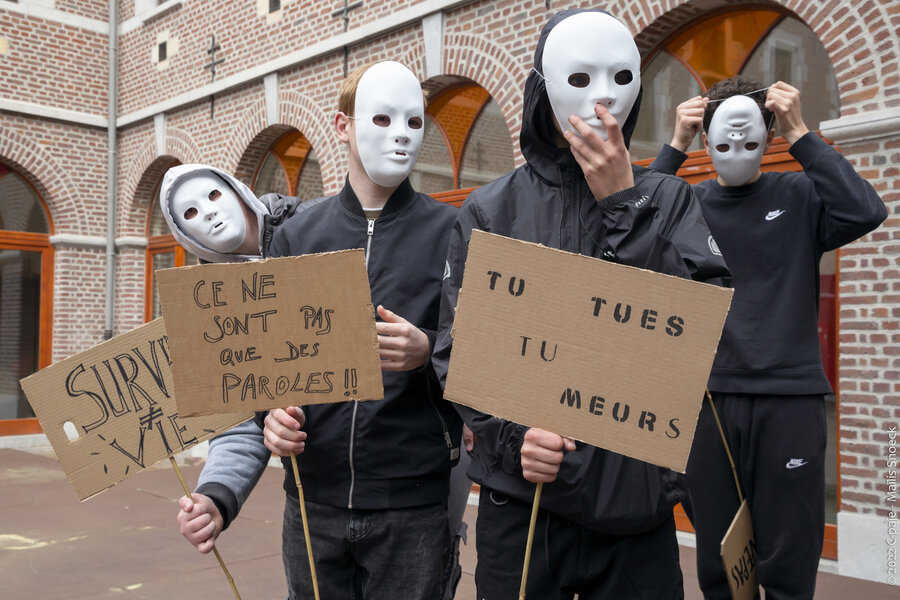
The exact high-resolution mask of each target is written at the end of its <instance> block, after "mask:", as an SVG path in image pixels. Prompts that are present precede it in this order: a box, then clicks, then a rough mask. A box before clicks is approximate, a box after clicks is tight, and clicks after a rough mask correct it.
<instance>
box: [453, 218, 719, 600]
mask: <svg viewBox="0 0 900 600" xmlns="http://www.w3.org/2000/svg"><path fill="white" fill-rule="evenodd" d="M731 295H732V291H731V290H729V289H723V288H719V287H715V286H711V285H706V284H702V283H697V282H694V281H690V280H685V279H681V278H677V277H672V276H668V275H663V274H660V273H655V272H652V271H646V270H642V269H636V268H633V267H627V266H623V265H618V264H614V263H610V262H606V261H602V260H598V259H595V258H591V257H587V256H582V255H578V254H571V253H567V252H562V251H559V250H554V249H550V248H546V247H543V246H539V245H537V244H531V243H528V242H522V241H518V240H512V239H509V238H505V237H501V236H497V235H493V234H489V233H485V232H483V231H477V230H476V231H473V232H472V237H471V240H470V241H469V251H468V258H467V260H466V267H465V272H464V273H463V281H462V287H461V289H460V291H459V299H458V303H457V307H456V316H455V319H454V326H453V340H454V341H453V352H452V354H451V357H450V365H449V371H448V374H447V383H446V388H445V391H444V396H445V397H446V398H447V399H448V400H451V401H453V402H457V403H459V404H463V405H465V406H469V407H471V408H474V409H476V410H479V411H481V412H484V413H487V414H490V415H494V416H496V417H499V418H503V419H507V420H509V421H513V422H515V423H520V424H522V425H526V426H528V427H535V428H540V429H545V430H547V431H552V432H554V433H556V434H558V435H561V436H563V437H568V438H572V439H575V440H580V441H583V442H586V443H588V444H592V445H594V446H598V447H600V448H605V449H607V450H611V451H613V452H617V453H619V454H624V455H626V456H630V457H632V458H636V459H639V460H643V461H647V462H650V463H653V464H656V465H660V466H663V467H668V468H670V469H673V470H675V471H679V472H684V469H685V466H686V464H687V459H688V455H689V453H690V448H691V443H692V441H693V435H694V429H695V427H696V424H697V415H698V414H699V411H700V405H701V402H702V400H703V390H704V388H705V387H706V382H707V379H708V378H709V372H710V369H711V367H712V361H713V357H714V356H715V352H716V346H717V345H718V342H719V337H720V335H721V331H722V326H723V325H724V322H725V316H726V315H727V312H728V307H729V305H730V303H731ZM486 354H488V355H490V356H491V360H490V361H486V360H484V356H485V355H486ZM597 365H603V368H602V369H600V368H598V367H597ZM650 365H652V368H648V366H650ZM529 535H531V534H529ZM529 539H530V538H529ZM526 568H527V563H526ZM523 582H524V574H523ZM521 593H522V594H523V595H524V589H523V590H522V592H521Z"/></svg>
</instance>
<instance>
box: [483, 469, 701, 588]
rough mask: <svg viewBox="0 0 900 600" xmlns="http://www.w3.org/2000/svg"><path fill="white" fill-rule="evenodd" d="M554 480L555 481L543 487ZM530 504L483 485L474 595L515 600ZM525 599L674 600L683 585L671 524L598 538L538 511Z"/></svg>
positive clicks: (520, 577)
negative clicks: (629, 533) (575, 596)
mask: <svg viewBox="0 0 900 600" xmlns="http://www.w3.org/2000/svg"><path fill="white" fill-rule="evenodd" d="M548 485H552V484H548ZM530 519H531V504H526V503H523V502H520V501H518V500H515V499H513V498H508V497H506V496H503V495H500V494H498V493H497V492H493V491H492V490H490V489H488V488H486V487H484V486H482V488H481V495H480V499H479V504H478V522H477V529H476V549H477V551H478V564H477V566H476V567H475V585H476V587H477V597H478V599H479V600H516V599H517V598H518V597H519V586H520V584H521V581H522V567H523V562H524V558H525V544H526V541H527V537H528V525H529V521H530ZM525 592H526V596H527V597H528V598H534V599H535V600H571V599H572V598H573V597H574V594H575V593H577V594H578V597H579V600H601V599H602V600H606V599H609V600H636V599H639V598H640V599H646V600H678V599H682V598H684V584H683V580H682V575H681V567H680V565H679V562H678V542H677V541H676V539H675V521H674V518H672V517H669V519H667V520H666V521H665V522H663V523H662V524H661V525H659V526H657V527H655V528H654V529H651V530H650V531H647V532H644V533H641V534H637V535H624V536H619V535H603V534H600V533H596V532H594V531H591V530H589V529H586V528H584V527H583V526H581V525H578V524H576V523H572V522H570V521H567V520H566V519H563V518H561V517H559V516H557V515H555V514H553V513H550V512H547V511H545V510H541V511H540V512H539V513H538V519H537V525H536V528H535V536H534V542H533V546H532V552H531V561H530V563H529V567H528V584H527V586H526V590H525Z"/></svg>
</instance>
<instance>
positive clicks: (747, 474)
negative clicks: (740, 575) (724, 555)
mask: <svg viewBox="0 0 900 600" xmlns="http://www.w3.org/2000/svg"><path fill="white" fill-rule="evenodd" d="M713 401H714V402H715V405H716V410H717V412H718V414H719V419H720V420H721V421H722V427H723V429H724V430H725V436H726V438H727V439H728V443H729V446H730V447H731V453H732V456H733V458H734V462H735V466H736V467H737V472H738V476H739V477H740V481H741V485H742V487H743V490H744V495H745V496H746V498H747V502H748V504H749V507H750V515H751V517H752V519H753V530H754V536H755V537H756V545H757V554H758V556H757V560H758V562H757V575H758V577H759V582H760V585H761V586H762V587H763V588H764V589H765V590H766V600H786V599H808V598H812V597H813V594H814V592H815V586H816V573H817V571H818V565H819V556H820V554H821V552H822V541H823V538H824V535H825V443H826V431H825V402H824V397H823V396H822V395H815V396H751V395H746V394H716V393H714V394H713ZM687 481H688V490H689V492H690V514H691V520H692V522H693V524H694V529H695V530H696V532H697V576H698V579H699V582H700V589H701V590H702V591H703V595H704V597H705V598H706V599H707V600H719V599H721V600H728V599H730V598H731V594H730V592H729V589H728V580H727V576H726V574H725V570H724V567H723V566H722V559H721V556H720V544H721V541H722V537H723V536H724V535H725V532H726V531H727V529H728V526H729V525H730V524H731V520H732V519H733V518H734V515H735V513H736V512H737V509H738V506H739V502H738V495H737V490H736V488H735V483H734V475H733V474H732V470H731V466H730V465H729V463H728V458H727V455H726V454H725V449H724V446H723V444H722V439H721V436H720V434H719V430H718V428H717V427H716V422H715V419H714V417H713V414H712V410H711V409H710V407H709V402H708V401H707V400H704V401H703V408H702V409H701V411H700V419H699V421H698V422H697V430H696V433H695V434H694V445H693V447H692V449H691V456H690V459H689V460H688V466H687Z"/></svg>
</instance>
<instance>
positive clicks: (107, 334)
mask: <svg viewBox="0 0 900 600" xmlns="http://www.w3.org/2000/svg"><path fill="white" fill-rule="evenodd" d="M118 5H119V3H118V0H111V1H110V2H109V65H108V72H109V91H108V92H107V95H106V98H107V100H106V101H107V110H106V119H107V123H108V124H107V126H106V138H107V141H106V147H107V158H106V215H107V219H106V329H105V331H104V332H103V339H105V340H108V339H110V338H111V337H112V335H113V316H114V314H115V284H116V175H117V172H116V166H117V162H118V161H117V157H116V154H117V152H118V150H117V148H116V112H117V108H118V104H119V80H118V72H119V6H118Z"/></svg>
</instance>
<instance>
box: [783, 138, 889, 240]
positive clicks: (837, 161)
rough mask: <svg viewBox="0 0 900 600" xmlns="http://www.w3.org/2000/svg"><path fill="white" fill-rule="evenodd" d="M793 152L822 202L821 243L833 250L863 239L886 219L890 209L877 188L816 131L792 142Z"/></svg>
mask: <svg viewBox="0 0 900 600" xmlns="http://www.w3.org/2000/svg"><path fill="white" fill-rule="evenodd" d="M790 153H791V154H792V155H793V156H794V158H796V159H797V161H798V162H799V163H800V164H801V165H803V174H804V175H806V177H808V178H809V179H810V181H811V182H812V187H813V189H814V191H815V197H813V198H812V199H811V202H814V203H820V205H821V206H820V207H818V210H820V212H821V214H820V216H819V221H818V234H817V237H818V244H819V247H820V248H821V249H822V250H823V251H828V250H833V249H835V248H839V247H841V246H843V245H845V244H849V243H850V242H852V241H854V240H856V239H859V238H861V237H862V236H864V235H866V234H867V233H869V232H870V231H872V230H873V229H875V228H876V227H878V226H879V225H880V224H881V223H882V222H883V221H884V220H885V219H886V218H887V209H886V208H885V206H884V202H883V201H882V200H881V198H880V197H879V196H878V193H877V192H876V191H875V188H873V187H872V184H870V183H869V182H868V181H866V180H865V179H863V178H862V177H860V175H859V173H857V172H856V170H855V169H854V168H853V165H852V164H850V161H848V160H847V159H846V158H844V157H843V156H842V155H841V153H840V152H838V151H837V150H835V149H834V148H832V147H831V146H829V145H828V144H827V143H826V142H825V141H824V140H822V139H821V138H820V137H819V136H818V135H817V134H816V133H815V132H812V131H811V132H809V133H807V134H806V135H804V136H803V137H801V138H800V139H799V140H797V141H796V142H794V143H793V145H791V148H790Z"/></svg>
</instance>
